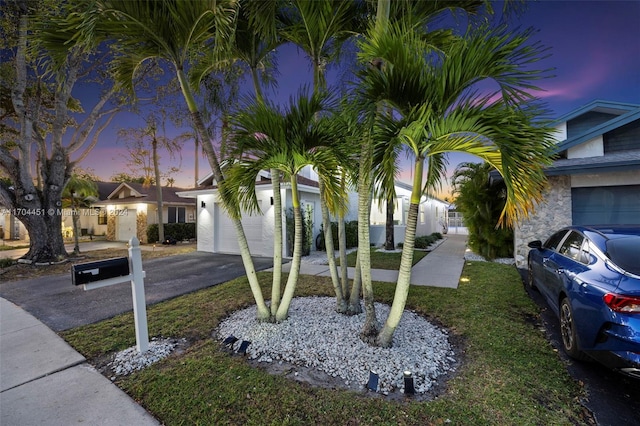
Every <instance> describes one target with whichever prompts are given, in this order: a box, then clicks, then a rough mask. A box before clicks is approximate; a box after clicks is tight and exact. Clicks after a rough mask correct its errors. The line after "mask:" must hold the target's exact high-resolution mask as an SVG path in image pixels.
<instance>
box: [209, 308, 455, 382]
mask: <svg viewBox="0 0 640 426" xmlns="http://www.w3.org/2000/svg"><path fill="white" fill-rule="evenodd" d="M335 304H336V302H335V298H331V297H300V298H295V299H293V301H292V303H291V307H290V309H289V318H288V319H287V320H286V321H284V322H282V323H281V324H272V323H259V322H258V321H256V310H255V306H253V307H251V308H247V309H244V310H241V311H237V312H235V313H234V314H232V315H231V316H230V317H228V318H227V319H225V320H224V321H223V322H222V323H221V324H220V326H219V327H218V329H217V335H218V337H219V339H220V340H224V339H225V338H226V337H228V336H229V335H233V336H235V337H237V338H238V339H240V340H247V341H250V342H251V344H250V345H249V347H248V348H247V356H248V358H249V359H253V360H257V361H258V362H266V363H278V362H286V363H291V364H295V365H302V366H305V367H311V368H315V369H317V370H320V371H323V372H325V373H327V374H329V375H330V376H332V377H340V378H341V379H342V380H344V384H345V385H346V386H348V387H352V388H354V387H356V388H358V387H359V388H363V387H364V386H366V384H367V382H368V380H369V372H370V371H374V372H376V373H377V374H378V376H379V392H381V393H383V394H388V393H390V392H394V391H396V390H399V391H402V390H403V388H404V381H403V372H404V371H405V370H409V371H411V372H412V373H413V377H414V385H415V391H416V394H420V393H425V392H427V391H429V389H430V388H431V387H432V386H433V385H434V384H435V383H436V378H437V377H438V376H440V375H441V374H445V373H447V372H451V371H453V370H454V367H453V365H454V363H455V358H454V353H453V350H452V348H451V346H450V344H449V341H448V336H447V332H446V331H445V330H442V329H440V328H438V327H436V326H434V325H432V324H431V323H429V322H428V321H427V320H426V319H424V318H423V317H421V316H419V315H417V314H415V313H414V312H411V311H405V312H404V315H403V316H402V320H401V322H400V325H399V326H398V328H397V330H396V332H395V334H394V338H393V346H392V347H391V348H378V347H373V346H370V345H368V344H366V343H364V342H363V341H362V340H360V338H359V333H360V331H361V329H362V325H363V323H364V318H365V314H364V313H363V314H360V315H355V316H346V315H342V314H339V313H337V312H335ZM388 312H389V306H387V305H383V304H380V303H376V314H377V317H378V319H384V318H386V317H387V314H388ZM239 344H240V342H237V343H236V344H235V345H236V347H237V345H239Z"/></svg>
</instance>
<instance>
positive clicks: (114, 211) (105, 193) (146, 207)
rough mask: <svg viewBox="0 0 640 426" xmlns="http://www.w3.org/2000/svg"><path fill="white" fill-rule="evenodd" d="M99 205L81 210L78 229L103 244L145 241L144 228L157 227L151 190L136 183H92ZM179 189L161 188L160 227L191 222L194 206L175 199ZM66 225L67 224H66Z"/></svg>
mask: <svg viewBox="0 0 640 426" xmlns="http://www.w3.org/2000/svg"><path fill="white" fill-rule="evenodd" d="M96 184H97V185H98V193H99V199H100V201H97V202H95V203H93V204H92V207H93V209H82V210H83V211H82V212H81V213H80V224H81V225H80V227H81V232H82V233H83V234H89V235H105V236H106V237H107V240H111V241H128V240H129V239H130V238H131V237H133V236H136V237H137V238H138V239H139V240H140V242H142V243H147V242H149V243H152V242H155V241H147V227H148V225H151V224H154V223H158V209H157V197H156V188H155V186H149V187H145V186H143V185H142V184H139V183H119V182H96ZM180 190H181V189H180V188H170V187H162V206H163V222H164V223H189V222H195V214H196V206H195V204H194V203H193V202H192V201H189V200H185V199H183V198H180V197H178V196H177V195H176V193H177V192H178V191H180ZM67 222H68V223H67ZM63 226H64V227H65V228H66V227H67V226H71V217H65V218H64V223H63Z"/></svg>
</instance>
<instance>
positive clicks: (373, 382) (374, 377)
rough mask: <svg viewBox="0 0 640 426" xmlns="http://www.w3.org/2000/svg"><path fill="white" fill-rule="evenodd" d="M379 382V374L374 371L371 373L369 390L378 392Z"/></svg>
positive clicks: (368, 384)
mask: <svg viewBox="0 0 640 426" xmlns="http://www.w3.org/2000/svg"><path fill="white" fill-rule="evenodd" d="M378 380H379V377H378V373H376V372H375V371H373V370H371V371H369V383H367V389H369V390H372V391H374V392H377V391H378Z"/></svg>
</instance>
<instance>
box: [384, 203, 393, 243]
mask: <svg viewBox="0 0 640 426" xmlns="http://www.w3.org/2000/svg"><path fill="white" fill-rule="evenodd" d="M394 210H395V200H394V197H393V195H391V196H389V197H387V220H386V223H385V225H386V226H385V233H386V238H385V241H384V249H385V250H393V249H395V248H396V242H395V241H394V235H393V234H394V228H395V227H394V224H393V213H394Z"/></svg>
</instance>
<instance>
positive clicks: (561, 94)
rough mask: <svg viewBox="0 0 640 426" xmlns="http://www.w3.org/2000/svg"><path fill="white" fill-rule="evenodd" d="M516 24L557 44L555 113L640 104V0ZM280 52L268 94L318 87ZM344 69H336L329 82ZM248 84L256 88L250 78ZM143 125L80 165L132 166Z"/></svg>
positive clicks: (548, 94) (187, 167) (292, 54)
mask: <svg viewBox="0 0 640 426" xmlns="http://www.w3.org/2000/svg"><path fill="white" fill-rule="evenodd" d="M496 7H500V6H499V5H497V6H496ZM510 27H511V28H514V29H515V28H517V27H519V28H522V29H524V28H528V27H533V28H535V29H537V30H538V32H537V33H535V34H534V36H533V40H540V41H541V42H542V43H543V44H544V45H545V46H548V47H549V48H550V54H551V56H550V57H549V58H547V59H545V60H544V61H542V62H540V63H539V67H540V68H555V70H554V71H553V73H552V74H554V75H555V77H554V78H551V79H546V80H542V81H540V82H538V86H540V87H541V88H542V89H543V91H542V92H539V93H537V96H538V97H540V98H541V99H543V100H544V101H545V102H546V103H547V106H548V107H549V109H550V110H551V111H552V117H553V118H558V117H561V116H562V115H564V114H567V113H569V112H571V111H572V110H574V109H576V108H578V107H580V106H582V105H585V104H588V103H590V102H592V101H594V100H608V101H615V102H624V103H632V104H640V1H638V0H626V1H583V0H576V1H557V0H542V1H537V2H530V3H528V8H527V10H526V12H524V13H523V14H522V15H521V16H520V17H513V18H511V20H510ZM278 56H279V58H278V65H279V75H278V82H279V83H278V89H277V91H273V90H271V91H267V92H266V96H267V97H271V99H278V100H282V101H286V100H287V99H288V98H289V96H291V95H292V94H294V93H296V92H298V90H299V89H300V87H301V86H302V85H304V84H311V78H312V77H311V68H310V66H309V65H308V62H307V60H306V58H305V57H304V54H303V53H302V52H298V51H297V49H296V48H295V47H293V46H286V45H285V46H283V47H282V48H281V49H280V50H279V55H278ZM336 74H337V71H333V72H330V73H329V76H328V81H329V84H331V81H332V79H335V76H336ZM246 85H247V88H250V86H249V82H247V83H246ZM185 108H186V107H185ZM135 125H138V126H144V121H143V120H142V118H137V117H135V116H130V115H129V116H127V117H125V114H123V113H121V114H120V115H119V116H118V117H116V119H115V120H113V122H112V124H111V128H110V129H109V130H108V131H105V132H104V133H103V135H102V136H101V138H100V142H99V143H98V145H97V146H96V147H95V148H94V149H93V151H92V152H91V153H90V154H89V156H88V157H87V158H86V159H85V160H84V161H83V162H82V163H81V164H80V167H83V168H91V169H93V170H94V172H95V173H96V174H98V175H99V176H100V177H102V178H103V179H104V180H109V178H110V177H111V176H112V175H113V174H115V173H118V172H121V171H124V168H123V166H122V159H121V158H120V155H119V153H122V152H124V148H123V146H124V145H123V144H122V143H117V144H116V143H115V141H114V139H115V137H116V135H117V131H118V129H119V128H121V127H131V126H135ZM184 130H188V129H184ZM181 131H183V130H181ZM181 131H180V132H181ZM178 133H179V132H178ZM472 160H473V157H471V156H460V155H454V156H452V157H450V163H451V169H453V167H455V165H456V164H457V163H458V162H459V161H472ZM178 165H179V164H178V160H175V161H169V159H168V156H165V158H163V167H164V168H169V167H171V166H178ZM180 166H181V170H182V171H181V173H180V174H179V175H176V176H175V179H176V184H175V186H178V187H193V182H194V153H193V145H192V144H187V145H186V146H184V148H183V151H182V162H181V165H180ZM208 172H209V167H208V163H207V161H206V159H205V158H204V157H202V158H201V160H200V172H199V177H204V176H205V175H206V174H208ZM401 179H402V180H403V181H406V182H408V181H409V172H404V173H403V174H402V175H401ZM445 195H446V194H445Z"/></svg>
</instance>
